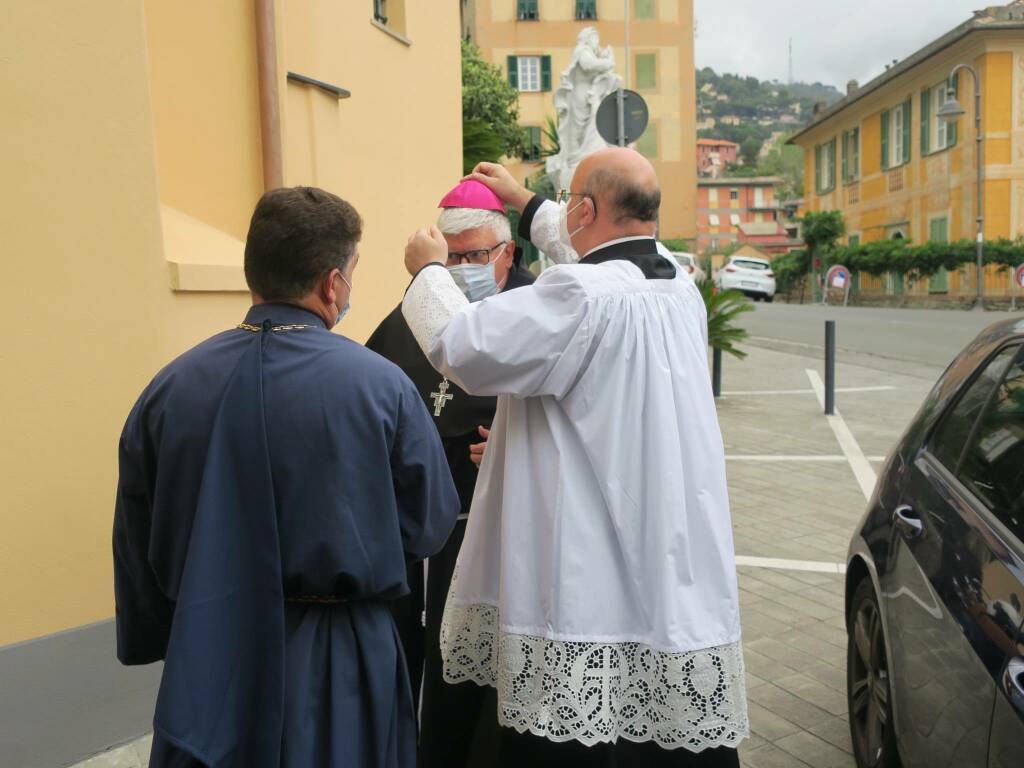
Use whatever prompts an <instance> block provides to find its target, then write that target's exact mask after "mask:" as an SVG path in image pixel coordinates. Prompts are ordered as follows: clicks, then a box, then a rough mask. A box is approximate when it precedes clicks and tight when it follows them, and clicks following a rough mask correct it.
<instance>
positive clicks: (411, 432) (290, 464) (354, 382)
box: [113, 187, 459, 768]
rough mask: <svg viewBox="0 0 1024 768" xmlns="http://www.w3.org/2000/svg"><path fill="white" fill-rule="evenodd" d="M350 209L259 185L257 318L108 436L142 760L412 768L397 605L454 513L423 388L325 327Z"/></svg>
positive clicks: (347, 252)
mask: <svg viewBox="0 0 1024 768" xmlns="http://www.w3.org/2000/svg"><path fill="white" fill-rule="evenodd" d="M361 227H362V224H361V221H360V218H359V215H358V214H357V213H356V211H355V210H354V209H353V208H352V207H351V206H350V205H349V204H348V203H346V202H345V201H343V200H341V199H340V198H338V197H336V196H334V195H332V194H330V193H327V192H324V191H322V190H319V189H315V188H308V187H306V188H296V189H277V190H273V191H271V192H268V193H266V194H265V195H264V196H263V197H262V199H261V200H260V202H259V204H258V205H257V206H256V211H255V213H254V214H253V218H252V222H251V225H250V228H249V235H248V238H247V241H246V248H245V274H246V280H247V282H248V284H249V287H250V289H251V291H252V294H253V307H252V308H251V309H250V310H249V312H248V314H247V315H246V316H245V318H244V320H243V321H242V322H241V323H240V324H239V325H238V326H237V327H235V328H232V329H230V330H227V331H224V332H222V333H219V334H217V335H216V336H214V337H212V338H210V339H208V340H207V341H205V342H203V343H202V344H200V345H199V346H197V347H195V348H194V349H192V350H191V351H189V352H186V353H185V354H184V355H182V356H181V357H179V358H177V359H176V360H174V361H173V362H172V363H170V365H168V366H167V367H166V368H164V369H163V370H162V371H161V372H160V373H158V374H157V376H156V378H154V379H153V381H152V382H151V383H150V385H149V386H148V387H147V388H146V389H145V391H144V392H143V393H142V396H141V397H140V398H139V400H138V402H137V403H136V404H135V407H134V408H133V409H132V411H131V414H130V415H129V417H128V420H127V423H126V424H125V427H124V431H123V433H122V436H121V442H120V452H119V453H120V479H119V483H118V489H117V502H116V512H115V521H114V541H113V544H114V577H115V593H116V602H117V640H118V648H117V652H118V658H119V659H120V660H121V661H122V662H123V663H125V664H147V663H150V662H153V661H157V660H160V659H164V660H165V666H164V671H163V678H162V680H161V685H160V693H159V697H158V700H157V706H156V714H155V717H154V723H153V725H154V736H153V748H152V754H151V757H150V763H149V764H150V766H152V768H167V767H170V766H175V767H177V766H189V767H192V766H211V768H279V767H280V766H293V767H295V768H319V767H321V766H323V767H325V768H327V767H329V768H343V767H344V768H367V767H368V766H374V767H380V768H385V767H386V768H407V767H411V766H414V765H415V763H416V754H415V750H416V743H415V742H416V720H415V709H414V704H413V700H412V695H411V690H410V685H409V679H408V674H407V671H406V665H405V661H404V658H403V655H402V649H401V643H400V640H399V637H398V634H397V632H396V628H395V623H394V620H393V619H392V616H391V611H390V606H391V602H392V601H393V600H395V599H396V598H399V597H401V596H403V595H405V594H407V593H408V591H409V588H408V586H407V584H406V568H407V564H408V563H410V562H415V561H418V560H422V559H423V558H424V557H426V556H428V555H431V554H433V553H435V552H437V551H438V550H439V549H440V548H441V547H442V546H443V544H444V543H445V541H447V539H448V536H449V534H450V532H451V530H452V527H453V526H454V524H455V519H456V516H457V514H458V507H459V499H458V495H457V494H456V491H455V487H454V485H453V483H452V479H451V473H450V472H449V469H448V464H447V461H446V460H445V454H444V449H443V447H442V445H441V442H440V440H439V439H438V435H437V430H436V429H435V428H434V425H433V424H432V422H431V417H430V414H429V413H428V412H427V410H426V408H425V407H424V405H423V402H422V400H421V398H420V395H419V393H418V392H417V390H416V387H415V386H413V384H412V382H411V381H409V379H408V377H407V376H406V375H405V374H403V373H402V372H401V370H400V369H399V368H397V367H396V366H394V365H393V364H392V363H390V362H388V361H387V360H384V359H383V358H381V357H380V356H378V355H376V354H374V353H373V352H370V351H369V350H366V349H365V348H363V347H362V346H360V345H358V344H356V343H354V342H352V341H350V340H349V339H346V338H345V337H343V336H340V335H336V334H334V333H331V332H330V329H331V328H332V327H333V326H334V325H335V324H336V323H337V322H339V321H340V320H341V318H342V316H343V315H344V314H345V311H346V310H347V309H348V306H349V300H350V295H351V292H352V274H353V271H354V269H355V266H356V262H357V261H358V254H357V253H356V245H357V243H358V241H359V238H360V235H361Z"/></svg>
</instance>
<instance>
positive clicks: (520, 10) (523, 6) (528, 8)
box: [516, 0, 540, 21]
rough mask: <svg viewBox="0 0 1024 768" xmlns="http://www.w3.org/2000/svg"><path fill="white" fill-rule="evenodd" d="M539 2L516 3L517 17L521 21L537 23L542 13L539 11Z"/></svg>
mask: <svg viewBox="0 0 1024 768" xmlns="http://www.w3.org/2000/svg"><path fill="white" fill-rule="evenodd" d="M537 1H538V0H518V2H517V3H516V17H517V18H518V19H519V21H537V20H538V19H539V18H540V12H539V11H538V9H537Z"/></svg>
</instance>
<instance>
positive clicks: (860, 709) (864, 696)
mask: <svg viewBox="0 0 1024 768" xmlns="http://www.w3.org/2000/svg"><path fill="white" fill-rule="evenodd" d="M847 627H848V630H847V643H846V647H847V651H846V698H847V703H848V705H849V709H850V737H851V739H852V740H853V754H854V757H855V758H856V760H857V767H858V768H898V767H899V766H900V756H899V752H898V751H897V749H896V731H895V728H894V726H893V719H892V689H891V688H890V678H889V662H888V656H887V655H886V649H885V632H884V631H883V630H882V614H881V610H880V608H879V607H878V598H877V597H876V596H875V589H874V587H873V586H872V584H871V579H864V580H862V581H861V582H860V584H858V585H857V589H856V591H855V592H854V593H853V601H852V603H851V608H850V616H849V620H848V621H847Z"/></svg>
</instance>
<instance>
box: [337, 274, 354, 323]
mask: <svg viewBox="0 0 1024 768" xmlns="http://www.w3.org/2000/svg"><path fill="white" fill-rule="evenodd" d="M338 277H340V278H341V279H342V282H344V283H345V285H347V286H348V299H346V300H345V306H344V307H342V308H341V312H339V313H338V316H337V317H336V318H335V319H334V324H335V325H337V324H338V323H340V322H341V321H342V320H344V319H345V315H347V314H348V311H349V310H350V309H351V308H352V283H350V282H349V281H348V279H347V278H346V277H345V276H344V275H343V274H341V272H339V273H338Z"/></svg>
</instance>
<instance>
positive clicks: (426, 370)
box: [366, 266, 534, 768]
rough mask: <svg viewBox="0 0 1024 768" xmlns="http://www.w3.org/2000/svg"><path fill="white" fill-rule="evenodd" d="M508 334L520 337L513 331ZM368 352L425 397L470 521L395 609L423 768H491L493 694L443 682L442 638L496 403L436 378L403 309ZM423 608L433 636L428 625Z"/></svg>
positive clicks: (509, 285)
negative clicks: (476, 452) (477, 449)
mask: <svg viewBox="0 0 1024 768" xmlns="http://www.w3.org/2000/svg"><path fill="white" fill-rule="evenodd" d="M533 280H534V277H533V275H532V274H531V273H530V272H528V271H527V270H525V269H523V268H522V267H519V266H517V267H515V268H514V269H512V270H511V271H510V272H509V276H508V280H507V281H506V283H505V288H504V290H505V291H510V290H513V289H515V288H521V287H523V286H526V285H530V284H531V283H533ZM508 331H509V333H515V329H514V328H509V329H508ZM366 346H367V347H369V348H370V349H372V350H373V351H374V352H377V353H378V354H380V355H383V356H384V357H386V358H387V359H389V360H391V361H392V362H394V363H395V364H397V365H398V366H399V367H400V368H401V369H402V370H403V371H405V373H406V374H408V376H409V378H410V379H412V381H413V383H414V384H415V385H416V389H417V390H419V393H420V397H422V399H423V402H424V403H425V404H426V406H427V410H428V411H429V412H430V414H431V415H432V417H433V419H434V423H435V424H436V425H437V431H438V432H439V433H440V435H441V442H442V443H443V444H444V451H445V454H446V455H447V457H448V465H449V466H450V467H451V471H452V477H453V478H454V479H455V486H456V488H457V489H458V493H459V501H460V502H461V508H462V509H461V511H462V516H463V517H462V519H460V520H459V522H458V523H457V524H456V526H455V530H454V531H453V532H452V535H451V538H450V539H449V540H448V543H447V544H446V545H445V547H444V549H442V550H441V551H440V552H439V553H437V554H436V555H433V556H432V557H431V558H430V560H429V563H428V568H427V579H426V588H425V590H424V586H423V581H424V579H423V569H422V567H421V566H414V567H413V568H410V571H409V583H410V586H411V588H412V593H411V594H410V595H409V596H408V597H405V598H403V599H402V600H400V601H397V602H396V604H395V621H396V623H397V624H398V628H399V633H400V634H401V636H402V642H403V645H404V646H405V649H406V658H407V659H408V662H409V676H410V678H411V679H412V680H413V689H414V691H415V689H416V687H417V681H418V680H419V679H420V677H421V675H422V680H423V690H422V709H421V720H420V726H421V732H420V765H421V767H425V768H432V767H433V766H438V767H440V766H444V768H452V767H453V766H454V767H457V766H462V765H466V764H467V763H468V762H470V761H472V763H473V764H474V765H490V762H488V757H486V755H490V754H491V748H492V745H493V742H494V740H495V738H496V733H497V720H496V715H495V709H494V702H493V697H494V694H493V691H490V689H484V688H481V687H480V686H477V685H475V684H473V683H463V684H460V685H450V684H448V683H446V682H444V679H443V677H442V667H441V647H440V632H441V617H442V614H443V613H444V603H445V599H446V598H447V596H448V587H449V586H450V585H451V580H452V572H453V570H454V569H455V561H456V559H457V558H458V555H459V548H460V547H461V546H462V538H463V536H464V534H465V532H466V521H465V517H464V516H466V515H468V514H469V508H470V504H471V502H472V500H473V489H474V487H475V485H476V477H477V468H476V465H475V464H473V462H472V461H470V459H469V447H470V446H471V445H473V444H474V443H480V442H483V438H482V437H480V434H479V433H478V432H477V428H478V427H481V426H483V427H490V425H491V422H492V421H493V420H494V410H495V408H496V407H497V398H494V397H474V396H472V395H468V394H466V393H465V392H464V391H463V390H461V389H459V387H458V386H456V385H455V384H454V383H452V382H450V381H447V380H446V379H445V378H444V377H443V376H441V374H439V373H438V372H437V371H435V370H434V368H433V367H432V366H431V365H430V362H429V361H428V360H427V358H426V356H425V355H424V354H423V351H422V350H421V349H420V346H419V344H417V343H416V339H415V338H414V337H413V335H412V332H411V331H410V330H409V326H408V325H407V324H406V322H405V318H404V317H403V316H402V308H401V306H399V307H396V308H395V310H394V311H393V312H392V313H391V314H390V315H388V316H387V317H386V318H385V319H384V321H383V322H382V323H381V324H380V325H379V326H378V327H377V330H376V331H374V332H373V335H372V336H371V337H370V339H369V341H367V342H366ZM417 590H418V591H417ZM424 591H425V593H426V595H425V599H424ZM424 604H425V605H426V633H424V630H423V623H422V618H421V617H422V613H423V610H424Z"/></svg>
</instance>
